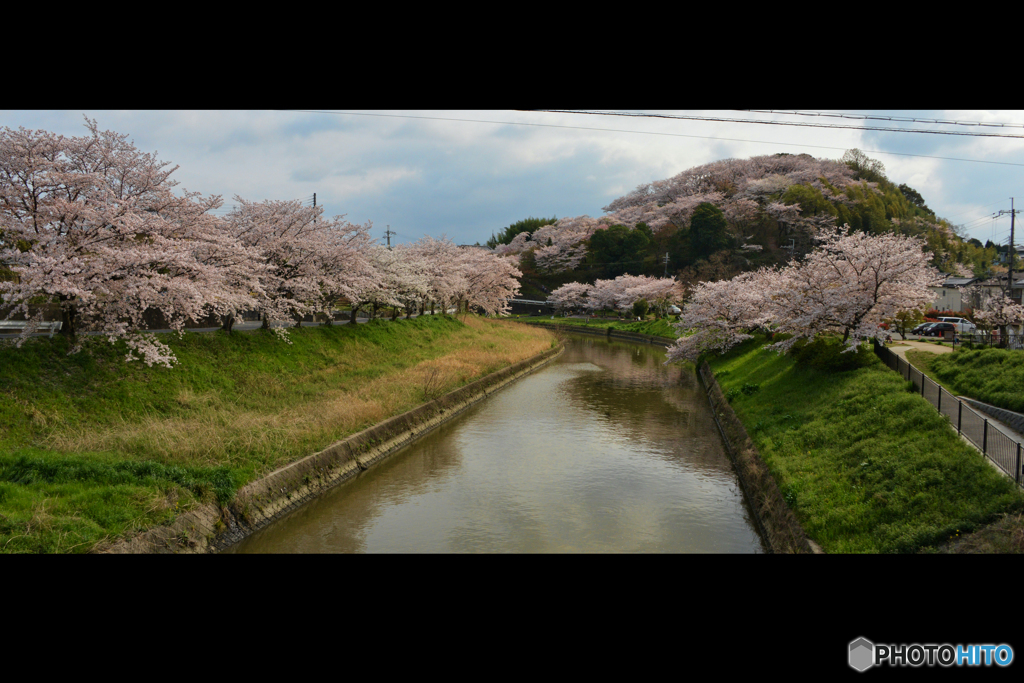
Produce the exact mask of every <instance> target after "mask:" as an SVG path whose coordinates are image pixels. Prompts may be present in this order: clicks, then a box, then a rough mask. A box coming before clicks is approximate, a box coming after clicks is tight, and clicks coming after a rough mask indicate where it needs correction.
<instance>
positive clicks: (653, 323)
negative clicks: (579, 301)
mask: <svg viewBox="0 0 1024 683" xmlns="http://www.w3.org/2000/svg"><path fill="white" fill-rule="evenodd" d="M524 320H529V321H530V322H531V323H534V322H536V323H543V324H548V325H579V326H581V327H598V328H601V329H608V328H609V327H611V328H612V329H614V330H621V331H623V332H637V333H639V334H650V335H654V336H656V337H668V338H669V339H676V338H677V337H678V336H679V334H678V332H677V331H676V329H675V328H674V327H672V322H674V321H673V320H669V319H666V318H662V319H661V320H653V319H652V320H643V321H636V320H608V319H600V318H560V317H558V316H555V317H554V319H552V318H550V317H547V318H544V317H531V318H524Z"/></svg>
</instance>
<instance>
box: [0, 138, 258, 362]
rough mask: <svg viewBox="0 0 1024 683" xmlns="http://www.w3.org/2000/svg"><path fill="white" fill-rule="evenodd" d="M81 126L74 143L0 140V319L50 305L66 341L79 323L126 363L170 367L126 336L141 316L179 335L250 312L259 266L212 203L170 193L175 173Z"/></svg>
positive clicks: (167, 354) (161, 353)
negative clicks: (119, 344)
mask: <svg viewBox="0 0 1024 683" xmlns="http://www.w3.org/2000/svg"><path fill="white" fill-rule="evenodd" d="M86 127H87V128H88V130H89V135H86V136H83V137H64V136H60V135H56V134H53V133H50V132H47V131H42V130H36V131H30V130H27V129H24V128H20V129H19V130H17V131H14V130H11V129H9V128H5V129H3V132H2V133H0V266H2V267H4V268H6V269H7V270H8V271H10V272H12V273H13V274H14V275H15V278H14V279H13V281H11V280H8V281H5V282H2V283H0V305H2V306H5V307H10V310H9V312H8V316H10V315H14V314H16V313H29V312H30V308H29V302H30V301H34V300H38V299H40V298H42V299H45V300H48V301H51V302H53V303H56V304H57V305H58V307H59V309H60V312H61V316H62V323H63V325H62V328H61V333H62V334H65V335H67V336H68V337H69V338H71V339H72V340H74V339H75V337H76V335H77V334H78V332H79V331H80V330H81V329H82V327H83V326H86V327H89V328H91V329H94V330H97V331H100V332H103V333H104V334H106V335H107V337H108V338H109V339H110V340H111V341H116V340H117V339H124V340H125V341H126V343H127V344H128V347H129V353H128V356H127V359H128V360H131V359H133V358H135V357H136V355H133V354H137V356H138V357H141V358H142V359H143V360H144V361H145V362H146V363H147V364H149V365H152V364H154V363H159V364H162V365H166V366H168V367H170V366H171V365H173V363H175V362H176V359H175V358H174V355H173V353H171V351H170V349H169V348H168V347H167V346H166V345H165V344H162V343H161V342H159V341H157V340H156V339H155V337H153V336H152V335H143V334H140V333H139V332H138V330H139V329H141V328H143V327H144V321H143V316H144V314H145V313H146V311H157V312H159V313H160V314H162V316H163V318H164V319H165V321H166V324H168V325H169V326H170V327H171V328H172V329H174V330H177V331H178V332H179V333H180V332H182V331H183V329H184V325H185V323H186V321H188V320H189V319H193V320H197V319H201V318H203V317H205V316H206V315H207V314H208V313H209V312H210V311H211V310H213V311H221V312H223V311H226V310H232V309H238V308H241V307H246V306H249V305H252V304H253V303H254V301H255V298H256V297H258V296H260V295H261V294H262V287H261V283H260V281H259V274H260V273H261V272H262V269H263V266H262V264H261V263H260V262H259V258H258V254H256V252H254V251H252V250H249V249H247V248H245V247H244V246H242V245H239V243H238V242H237V240H235V239H234V237H233V236H232V235H231V234H230V232H229V231H228V230H227V229H226V226H225V224H224V223H223V222H222V221H221V220H220V219H218V218H216V217H215V216H213V215H211V214H210V213H209V212H210V210H211V209H215V208H217V207H219V206H220V205H221V200H220V197H216V196H214V197H208V198H203V197H201V196H200V195H199V194H198V193H193V192H183V193H181V194H180V195H176V194H174V193H173V192H172V188H173V187H174V186H175V185H176V184H177V183H175V182H174V181H172V180H170V175H171V174H172V173H173V172H174V170H176V169H177V167H173V168H167V166H168V164H167V163H166V162H159V161H157V159H156V158H155V157H154V156H153V155H151V154H146V153H143V152H141V151H140V150H138V149H137V148H136V147H135V146H134V145H133V144H132V143H130V142H129V141H128V140H127V137H128V136H127V135H120V134H117V133H114V132H112V131H100V130H99V128H98V126H97V124H96V122H95V121H91V120H89V119H86ZM41 315H42V314H41V313H37V314H35V315H34V316H33V321H34V322H38V321H39V320H40V319H41ZM31 331H32V329H31V325H30V326H29V327H28V328H26V331H25V334H24V335H23V336H22V341H23V340H24V339H25V338H26V337H27V335H28V334H29V333H30V332H31ZM76 348H77V347H76Z"/></svg>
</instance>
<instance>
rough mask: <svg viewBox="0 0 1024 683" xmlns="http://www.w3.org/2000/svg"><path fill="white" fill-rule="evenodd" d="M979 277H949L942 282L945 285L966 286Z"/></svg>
mask: <svg viewBox="0 0 1024 683" xmlns="http://www.w3.org/2000/svg"><path fill="white" fill-rule="evenodd" d="M978 279H979V278H976V277H947V278H946V281H945V282H943V283H942V286H943V287H966V286H967V285H969V284H971V283H972V282H975V281H977V280H978Z"/></svg>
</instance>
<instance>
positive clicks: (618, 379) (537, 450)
mask: <svg viewBox="0 0 1024 683" xmlns="http://www.w3.org/2000/svg"><path fill="white" fill-rule="evenodd" d="M664 360H665V350H664V349H662V348H661V347H657V346H649V345H641V344H634V343H630V342H618V341H609V340H607V339H605V338H603V337H584V336H572V337H570V339H569V341H568V342H567V343H566V350H565V353H563V354H562V355H561V357H559V358H558V359H557V360H556V361H554V362H553V363H552V364H550V365H548V366H545V367H544V368H542V369H541V370H538V371H537V372H535V373H533V374H531V375H528V376H526V377H524V378H522V379H520V380H518V381H517V382H515V383H514V384H512V385H510V386H508V387H506V388H505V389H502V390H501V391H499V392H498V393H496V394H495V395H493V396H491V397H489V398H487V399H486V400H484V401H481V402H480V403H478V404H477V405H475V406H473V407H472V408H469V409H468V410H467V411H466V412H465V413H463V414H461V415H459V416H458V417H456V418H454V419H452V420H451V421H449V422H447V423H445V424H443V425H441V426H440V427H438V428H437V429H436V430H434V431H433V432H431V433H429V434H427V435H426V436H424V437H422V438H421V439H419V440H417V441H415V442H413V443H412V444H410V445H409V446H406V447H405V448H404V449H403V450H401V451H398V452H396V453H395V454H394V455H392V456H391V457H390V458H388V459H387V460H385V461H384V462H382V463H381V464H379V465H377V466H375V467H373V468H371V469H369V470H367V471H366V472H363V473H362V474H360V475H359V476H358V477H357V478H355V479H353V480H350V481H348V482H346V483H344V484H341V485H340V486H338V487H337V488H335V489H333V490H331V491H329V492H328V493H326V494H324V495H323V496H321V497H320V498H318V499H316V500H314V501H312V502H310V503H309V504H308V505H306V506H304V507H302V508H300V509H298V510H296V511H295V512H293V513H291V514H290V515H289V516H287V517H284V518H282V519H280V520H278V521H277V522H275V523H273V524H271V525H270V526H268V527H266V528H265V529H262V530H260V531H258V532H256V533H255V534H253V535H252V536H250V537H248V538H246V539H245V540H243V541H241V542H239V543H238V544H236V545H234V546H232V547H231V548H229V549H228V550H227V551H225V552H231V553H364V552H365V553H433V552H440V553H549V552H554V553H576V552H583V553H602V552H610V553H654V552H656V553H760V552H765V548H764V546H763V544H762V541H761V539H760V537H759V535H758V533H757V531H756V527H755V525H754V523H753V521H752V519H751V514H750V512H749V509H748V508H747V506H746V505H745V504H744V501H743V494H742V491H741V490H740V487H739V483H738V482H737V479H736V475H735V473H734V472H733V470H732V466H731V465H730V463H729V459H728V457H727V456H726V455H725V452H724V450H723V448H722V443H721V440H720V437H719V435H718V431H717V429H716V427H715V423H714V420H713V418H712V416H711V412H710V408H709V407H708V402H707V398H706V397H705V395H704V393H703V390H702V388H701V386H700V384H699V382H698V381H697V378H696V375H695V374H694V372H693V370H692V369H684V368H680V367H677V366H665V365H663V363H664Z"/></svg>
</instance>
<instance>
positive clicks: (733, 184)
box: [489, 150, 997, 290]
mask: <svg viewBox="0 0 1024 683" xmlns="http://www.w3.org/2000/svg"><path fill="white" fill-rule="evenodd" d="M604 211H605V212H606V214H605V215H604V216H601V217H600V218H596V219H595V218H590V217H589V216H579V217H574V218H563V219H558V220H556V219H554V218H552V219H533V218H530V219H526V220H524V221H520V222H519V223H516V224H513V225H511V226H509V227H508V228H506V229H504V230H503V231H502V233H501V235H500V238H492V240H491V241H490V242H489V244H490V245H491V246H493V247H496V248H497V251H498V253H499V254H518V256H519V264H520V269H521V270H522V272H523V274H524V278H525V279H528V280H531V281H534V282H538V283H542V284H543V285H544V286H546V287H547V288H548V289H549V290H553V289H556V288H557V287H559V286H561V285H563V284H565V283H567V282H571V281H576V282H594V280H596V279H599V278H600V279H610V278H614V277H616V276H618V275H622V274H631V275H651V276H662V275H664V274H666V272H667V274H669V275H674V276H676V277H677V278H678V279H679V280H680V281H682V282H683V283H684V284H695V283H697V282H701V281H707V280H722V279H729V278H732V277H733V276H735V275H736V274H738V273H740V272H743V271H747V270H754V269H756V268H758V267H761V266H765V265H769V266H770V265H779V264H783V263H787V262H788V261H789V260H790V259H791V258H793V257H794V256H800V255H802V254H805V253H807V252H809V251H810V250H811V248H812V247H813V244H812V241H811V235H812V234H813V232H814V231H815V229H817V228H819V227H822V226H826V225H839V226H841V225H843V224H849V225H850V227H851V228H852V229H853V231H855V232H866V233H869V234H881V233H886V232H895V233H898V234H903V235H912V236H919V237H922V238H923V239H924V240H925V241H926V243H927V247H926V248H927V251H928V252H929V253H930V254H931V255H932V265H934V266H936V267H937V268H938V269H939V270H941V271H943V272H947V273H959V274H974V275H979V276H981V275H984V274H987V273H988V272H989V271H990V270H991V269H992V264H993V260H994V259H995V258H996V255H997V248H996V246H995V245H992V244H988V245H982V244H981V243H980V242H979V241H978V240H974V239H971V240H965V239H964V238H963V236H962V235H963V232H962V230H961V229H960V228H959V227H957V226H955V225H953V224H951V223H950V222H949V221H947V220H945V219H942V218H939V217H937V216H936V215H935V213H934V212H933V211H932V210H931V209H930V208H929V207H928V205H927V204H926V203H925V200H924V198H923V197H922V196H921V194H920V193H919V192H918V191H917V190H915V189H914V188H912V187H910V186H908V185H906V184H897V183H896V182H894V181H892V180H890V179H889V178H888V177H887V176H886V175H885V169H884V166H883V165H882V164H881V163H880V162H878V161H876V160H873V159H870V158H868V157H867V156H866V155H864V154H863V153H862V152H860V151H859V150H850V151H848V152H847V153H846V154H845V155H844V156H843V157H842V159H839V160H829V159H816V158H814V157H811V156H810V155H807V154H799V155H792V154H785V153H782V154H773V155H765V156H759V157H752V158H750V159H726V160H722V161H717V162H713V163H710V164H705V165H702V166H697V167H694V168H691V169H688V170H687V171H684V172H682V173H680V174H678V175H676V176H674V177H672V178H669V179H665V180H659V181H655V182H652V183H647V184H644V185H641V186H639V187H638V188H637V189H636V190H634V191H633V192H630V193H628V194H626V195H624V196H622V197H620V198H618V199H616V200H615V201H613V202H611V203H610V204H609V205H608V206H606V207H604ZM666 255H667V262H666Z"/></svg>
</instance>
